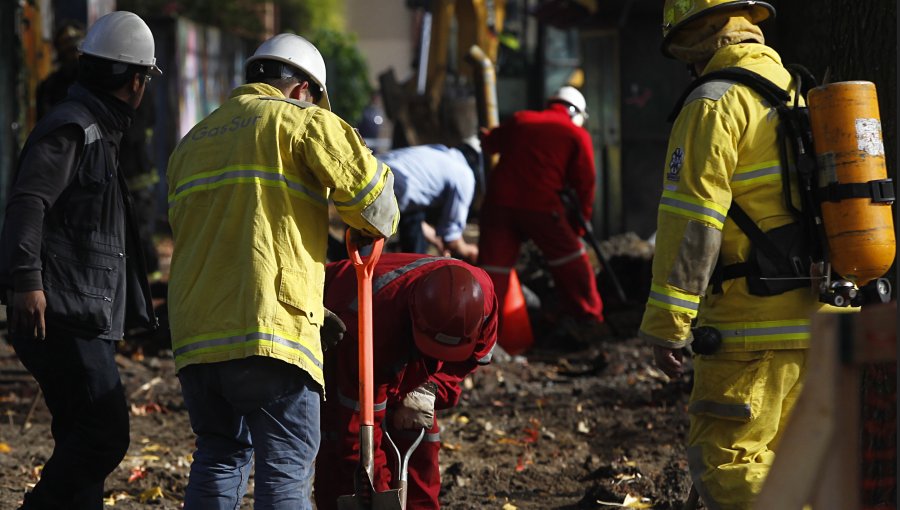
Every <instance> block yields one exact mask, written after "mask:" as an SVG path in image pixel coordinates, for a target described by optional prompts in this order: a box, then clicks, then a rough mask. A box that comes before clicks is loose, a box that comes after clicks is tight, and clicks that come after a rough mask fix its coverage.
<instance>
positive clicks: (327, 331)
mask: <svg viewBox="0 0 900 510" xmlns="http://www.w3.org/2000/svg"><path fill="white" fill-rule="evenodd" d="M346 332H347V326H346V325H344V321H342V320H341V318H340V317H338V316H337V315H336V314H335V313H334V312H332V311H331V310H329V309H327V308H326V309H325V320H324V321H323V322H322V328H321V329H320V330H319V336H320V337H321V339H322V352H325V351H327V350H328V349H331V348H333V347H334V346H336V345H337V344H338V343H340V341H341V340H343V338H344V333H346Z"/></svg>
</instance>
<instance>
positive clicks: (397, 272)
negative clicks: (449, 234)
mask: <svg viewBox="0 0 900 510" xmlns="http://www.w3.org/2000/svg"><path fill="white" fill-rule="evenodd" d="M439 260H447V259H446V258H444V257H426V258H424V259H418V260H416V261H414V262H410V263H409V264H407V265H405V266H403V267H398V268H397V269H394V270H393V271H391V272H389V273H384V274H383V275H381V276H379V277H378V278H375V281H374V282H372V297H374V296H375V294H376V293H378V291H379V290H381V289H383V288H384V287H385V286H387V285H388V284H389V283H391V282H392V281H394V280H396V279H397V278H400V277H401V276H403V275H404V274H406V273H408V272H410V271H412V270H413V269H416V268H419V267H422V266H424V265H425V264H431V263H432V262H437V261H439ZM358 306H359V299H354V300H353V302H352V303H350V306H349V307H348V308H349V309H350V310H356V309H357V307H358Z"/></svg>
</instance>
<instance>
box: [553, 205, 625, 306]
mask: <svg viewBox="0 0 900 510" xmlns="http://www.w3.org/2000/svg"><path fill="white" fill-rule="evenodd" d="M559 197H560V198H561V199H562V202H563V205H564V206H565V208H566V209H567V210H568V211H569V213H570V214H571V215H572V216H574V217H575V219H576V220H577V221H578V224H579V225H580V226H581V228H583V229H584V236H582V238H583V239H584V240H585V241H587V243H588V244H589V245H591V248H592V249H593V250H594V253H596V254H597V260H599V261H600V265H601V266H603V267H602V270H603V271H604V272H606V274H607V276H608V277H609V281H610V283H612V285H613V288H614V289H615V291H616V297H618V298H619V301H620V302H621V303H622V304H623V305H624V304H625V303H627V302H628V298H626V297H625V290H624V289H622V284H620V283H619V279H618V278H617V277H616V273H615V271H613V268H612V265H611V264H610V263H609V258H608V257H607V256H606V254H605V253H604V252H603V249H602V248H600V243H599V242H597V238H596V237H595V236H594V227H592V226H591V224H590V222H588V221H587V220H586V219H584V217H583V216H581V204H580V203H579V201H578V195H577V194H576V193H575V190H573V189H572V188H563V189H562V191H560V192H559Z"/></svg>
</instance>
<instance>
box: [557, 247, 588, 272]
mask: <svg viewBox="0 0 900 510" xmlns="http://www.w3.org/2000/svg"><path fill="white" fill-rule="evenodd" d="M585 253H587V252H586V251H585V249H584V246H582V247H581V248H579V249H578V251H575V252H573V253H570V254H568V255H566V256H564V257H560V258H558V259H553V260H548V261H547V265H548V266H551V267H557V266H562V265H564V264H567V263H569V262H572V261H573V260H578V259H579V258H581V256H582V255H584V254H585Z"/></svg>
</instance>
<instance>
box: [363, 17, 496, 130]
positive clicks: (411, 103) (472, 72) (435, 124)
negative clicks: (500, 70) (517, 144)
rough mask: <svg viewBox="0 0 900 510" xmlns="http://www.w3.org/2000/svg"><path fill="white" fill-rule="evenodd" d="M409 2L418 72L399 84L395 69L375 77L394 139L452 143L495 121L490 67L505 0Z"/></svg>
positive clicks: (491, 68) (494, 101)
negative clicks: (415, 20)
mask: <svg viewBox="0 0 900 510" xmlns="http://www.w3.org/2000/svg"><path fill="white" fill-rule="evenodd" d="M408 4H409V5H410V6H411V7H414V8H416V9H418V12H419V14H420V16H419V18H420V23H419V25H420V30H419V34H420V37H419V48H418V57H417V60H418V66H417V68H418V72H417V73H416V74H414V75H413V76H412V77H411V78H410V79H409V80H408V81H407V82H406V83H402V84H401V83H398V82H397V81H396V79H395V77H394V74H393V71H387V72H385V73H383V74H382V75H381V76H380V77H379V81H380V86H381V92H382V96H383V99H384V104H385V111H386V113H387V114H388V116H389V117H390V118H391V120H392V121H393V122H394V124H395V126H396V127H395V138H396V136H397V135H399V136H401V137H402V140H400V143H402V144H404V145H420V144H425V143H443V144H447V145H456V144H458V143H459V142H460V141H461V140H462V139H463V138H465V137H467V136H471V135H474V134H475V133H476V132H477V130H478V127H479V126H485V127H493V126H494V125H496V123H497V106H496V105H497V102H496V87H495V76H494V68H495V64H496V61H497V52H498V48H499V37H498V36H499V34H500V33H501V32H502V29H503V20H504V14H505V10H506V1H505V0H431V1H427V0H425V1H423V0H419V1H410V2H408ZM473 86H474V88H473ZM473 90H474V95H473V94H472V91H473ZM395 143H396V140H395Z"/></svg>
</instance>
